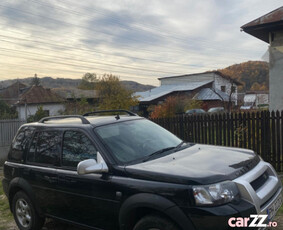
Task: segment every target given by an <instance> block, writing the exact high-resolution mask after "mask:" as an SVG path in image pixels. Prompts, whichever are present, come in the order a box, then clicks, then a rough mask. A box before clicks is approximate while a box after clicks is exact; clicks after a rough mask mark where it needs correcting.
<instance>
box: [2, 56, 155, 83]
mask: <svg viewBox="0 0 283 230" xmlns="http://www.w3.org/2000/svg"><path fill="white" fill-rule="evenodd" d="M0 56H4V57H7V56H8V57H12V58H24V59H28V60H33V61H37V62H44V63H45V64H50V63H53V64H55V65H58V64H61V65H65V66H71V67H76V68H80V69H85V70H86V71H85V72H93V71H90V69H92V70H93V69H94V70H100V71H105V72H107V73H113V72H114V73H119V74H129V72H123V71H120V70H109V69H104V68H97V67H94V66H84V65H76V64H69V63H63V62H58V61H56V62H55V61H50V60H49V61H46V60H42V59H39V58H33V57H27V56H26V54H25V55H24V56H23V57H15V56H13V55H11V54H2V53H1V54H0ZM9 64H10V65H14V66H15V65H16V66H18V65H19V64H12V63H9ZM37 68H38V66H37ZM41 68H42V67H41ZM130 74H131V73H130ZM134 77H135V78H140V77H139V75H135V76H134ZM149 78H150V76H149V77H148V78H147V79H149Z"/></svg>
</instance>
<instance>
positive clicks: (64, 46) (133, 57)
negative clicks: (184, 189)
mask: <svg viewBox="0 0 283 230" xmlns="http://www.w3.org/2000/svg"><path fill="white" fill-rule="evenodd" d="M22 34H23V33H22ZM0 37H4V38H8V39H15V40H17V41H19V40H20V41H27V42H33V43H40V44H45V45H51V46H57V47H62V48H70V49H75V50H81V51H88V52H94V51H95V52H96V53H99V54H103V55H110V56H116V57H125V58H131V59H137V60H143V61H150V62H158V63H163V64H171V65H179V66H192V67H193V66H195V67H199V66H198V65H192V64H186V63H177V62H169V61H161V60H155V59H148V58H140V57H135V56H129V55H123V54H119V55H116V54H113V53H107V52H102V51H99V50H96V49H86V48H79V47H75V48H74V47H72V46H66V45H61V44H58V42H57V44H55V43H54V44H53V43H50V42H43V41H36V40H30V39H26V38H19V37H17V38H16V37H11V36H6V35H1V34H0ZM34 37H35V36H34ZM36 37H37V38H40V39H43V38H41V37H38V36H36ZM1 41H5V42H10V43H13V42H11V41H7V40H3V39H1ZM48 41H53V42H56V41H54V40H50V39H48ZM14 44H18V43H14ZM49 50H50V49H49Z"/></svg>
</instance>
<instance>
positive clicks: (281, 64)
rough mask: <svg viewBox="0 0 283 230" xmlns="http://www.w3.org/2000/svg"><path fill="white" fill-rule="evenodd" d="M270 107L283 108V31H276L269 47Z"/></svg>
mask: <svg viewBox="0 0 283 230" xmlns="http://www.w3.org/2000/svg"><path fill="white" fill-rule="evenodd" d="M269 100H270V103H269V109H270V110H283V31H281V32H276V33H274V40H273V41H272V42H271V44H270V47H269Z"/></svg>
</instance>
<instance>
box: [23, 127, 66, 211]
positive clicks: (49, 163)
mask: <svg viewBox="0 0 283 230" xmlns="http://www.w3.org/2000/svg"><path fill="white" fill-rule="evenodd" d="M61 141H62V132H61V131H58V130H46V131H36V132H35V134H34V136H33V140H32V142H31V144H30V148H29V150H28V152H27V156H26V163H27V164H26V167H25V168H24V169H23V178H24V179H26V181H28V182H29V183H30V184H31V186H32V189H33V191H34V194H35V199H36V202H37V204H38V205H39V207H40V208H41V210H42V211H43V212H44V213H46V214H52V215H54V214H56V210H57V207H56V206H57V203H58V200H57V192H56V189H57V185H58V177H57V169H56V167H57V166H58V163H59V162H60V152H61Z"/></svg>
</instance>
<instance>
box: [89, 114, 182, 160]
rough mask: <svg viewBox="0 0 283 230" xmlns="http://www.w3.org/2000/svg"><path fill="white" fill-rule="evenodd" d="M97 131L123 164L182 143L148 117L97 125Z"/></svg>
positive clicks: (165, 150)
mask: <svg viewBox="0 0 283 230" xmlns="http://www.w3.org/2000/svg"><path fill="white" fill-rule="evenodd" d="M95 132H96V133H97V134H98V135H99V137H100V138H101V139H102V141H103V142H104V143H105V144H106V146H107V147H108V149H109V150H111V152H112V153H113V155H114V157H115V158H116V159H117V160H118V161H119V162H120V163H122V164H128V163H131V162H135V161H139V160H141V161H142V160H143V159H146V158H148V157H149V156H150V155H152V154H155V153H163V152H164V153H165V152H168V153H170V151H169V150H170V149H173V148H175V147H176V146H178V145H180V144H181V143H182V140H180V139H179V138H178V137H176V136H175V135H173V134H172V133H170V132H169V131H167V130H166V129H164V128H162V127H160V126H159V125H157V124H155V123H153V122H151V121H148V120H146V119H141V120H132V121H125V122H119V123H116V124H109V125H105V126H101V127H97V128H96V129H95ZM162 150H164V151H162ZM167 150H168V151H167Z"/></svg>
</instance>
